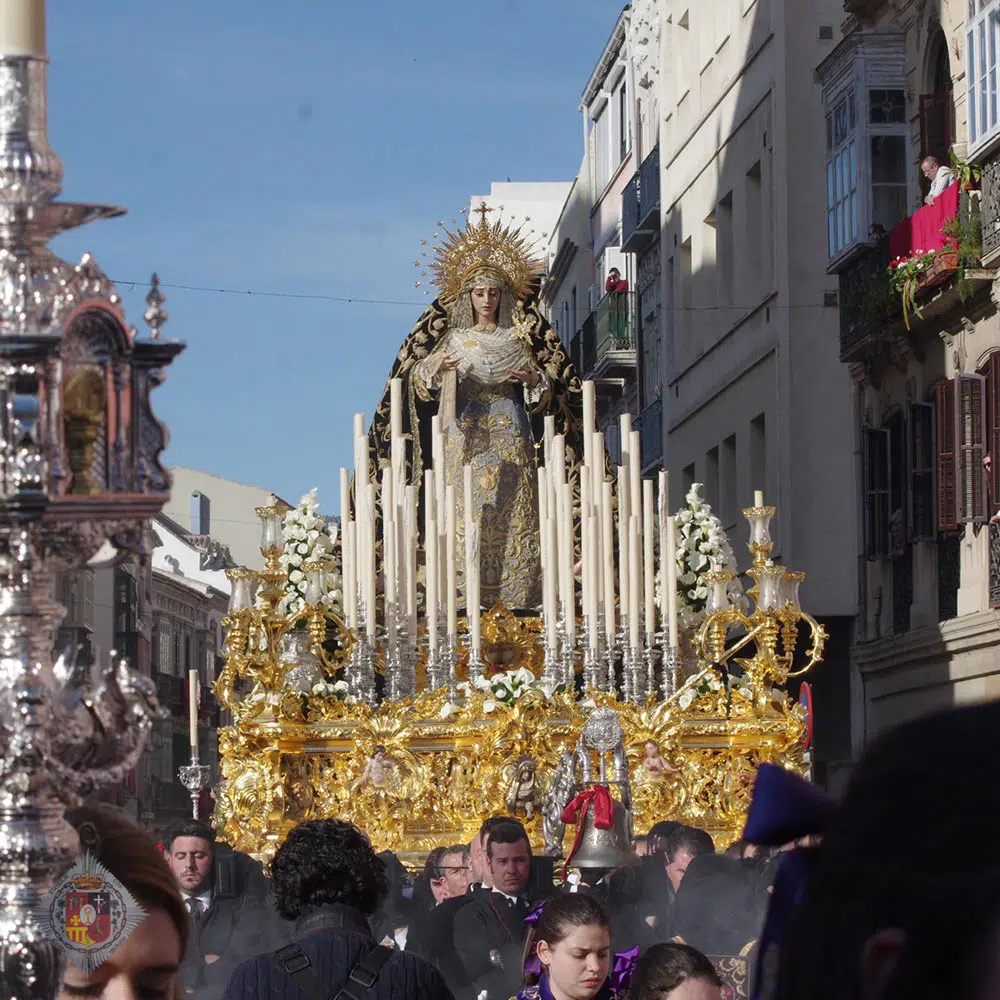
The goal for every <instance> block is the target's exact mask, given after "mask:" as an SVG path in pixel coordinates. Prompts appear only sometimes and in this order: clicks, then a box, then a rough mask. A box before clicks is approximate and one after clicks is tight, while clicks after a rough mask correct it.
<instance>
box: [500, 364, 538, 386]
mask: <svg viewBox="0 0 1000 1000" xmlns="http://www.w3.org/2000/svg"><path fill="white" fill-rule="evenodd" d="M507 374H508V375H509V376H510V377H511V378H512V379H513V380H514V381H515V382H523V383H524V384H525V385H526V386H527V387H528V388H529V389H534V388H535V386H536V385H538V383H539V382H540V381H541V377H540V376H539V374H538V372H536V371H535V370H534V368H508V369H507Z"/></svg>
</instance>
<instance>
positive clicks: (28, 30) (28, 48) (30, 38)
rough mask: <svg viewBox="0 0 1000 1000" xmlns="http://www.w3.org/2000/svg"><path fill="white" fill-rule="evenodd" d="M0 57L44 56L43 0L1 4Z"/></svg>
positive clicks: (12, 1)
mask: <svg viewBox="0 0 1000 1000" xmlns="http://www.w3.org/2000/svg"><path fill="white" fill-rule="evenodd" d="M0 55H5V56H44V55H45V0H3V3H2V4H0Z"/></svg>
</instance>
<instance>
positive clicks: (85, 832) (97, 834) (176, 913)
mask: <svg viewBox="0 0 1000 1000" xmlns="http://www.w3.org/2000/svg"><path fill="white" fill-rule="evenodd" d="M67 819H68V820H69V821H70V823H71V824H72V825H73V826H74V827H75V828H76V830H77V832H78V834H79V835H80V840H81V843H82V846H83V847H84V849H86V850H89V852H90V854H91V855H92V856H93V857H94V859H95V860H96V861H98V862H99V863H100V864H102V865H104V867H105V868H107V870H108V871H109V872H110V873H111V874H112V875H113V876H114V877H115V878H116V879H118V881H119V882H121V884H122V885H123V886H124V887H125V888H126V889H127V890H128V891H129V893H130V894H131V895H132V896H133V897H134V899H135V901H136V902H137V903H138V904H139V905H140V906H141V907H142V908H143V910H144V911H145V913H146V915H145V917H144V918H143V920H142V922H141V923H140V924H139V926H138V927H136V928H135V930H133V931H132V933H131V934H130V935H129V936H128V937H127V938H126V939H125V941H124V942H123V943H122V944H120V945H119V946H118V948H117V949H116V950H115V951H113V952H112V953H111V955H110V956H109V957H108V958H107V960H106V961H104V962H103V963H102V964H101V965H99V966H98V967H97V968H96V969H94V971H93V972H91V973H89V974H88V973H86V972H84V971H83V969H81V968H80V967H79V966H77V965H75V964H74V963H72V962H67V963H66V968H65V970H64V972H63V980H62V986H61V988H60V991H59V997H60V1000H70V998H76V997H88V998H98V997H130V996H131V997H144V998H147V1000H180V997H181V982H180V975H179V973H180V965H181V958H182V957H183V955H184V947H185V945H186V944H187V939H188V933H189V931H190V929H191V927H190V918H189V917H188V912H187V909H186V908H185V906H184V903H183V902H182V900H181V894H180V890H179V889H178V888H177V882H176V880H175V879H174V876H173V873H172V872H171V871H170V868H169V867H168V866H167V863H166V861H165V860H164V859H163V855H162V854H160V852H159V851H158V850H157V847H156V842H155V841H154V840H153V839H152V837H150V836H148V835H147V834H146V833H145V832H144V831H143V830H141V829H140V828H139V827H138V826H136V825H135V824H133V823H130V822H129V821H128V820H127V819H125V818H124V817H123V816H122V815H121V814H120V813H118V812H112V811H111V810H110V809H106V808H92V807H82V808H79V809H74V810H72V811H70V812H69V813H68V814H67Z"/></svg>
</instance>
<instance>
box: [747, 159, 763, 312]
mask: <svg viewBox="0 0 1000 1000" xmlns="http://www.w3.org/2000/svg"><path fill="white" fill-rule="evenodd" d="M744 192H745V195H746V198H745V202H746V224H745V225H744V227H743V232H744V234H745V238H746V246H745V247H744V253H743V263H744V266H745V267H746V273H747V283H748V293H747V302H748V303H751V302H753V301H754V300H755V299H759V298H760V296H761V294H762V292H763V289H762V288H761V279H762V277H763V275H764V269H763V259H762V254H761V252H760V248H761V243H760V241H761V239H762V238H764V239H766V238H767V237H766V236H764V235H763V231H764V228H765V227H764V185H763V178H762V177H761V169H760V160H758V161H757V162H756V163H755V164H754V165H753V166H752V167H751V168H750V169H749V170H748V171H747V172H746V177H745V179H744Z"/></svg>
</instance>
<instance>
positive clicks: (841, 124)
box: [826, 89, 858, 257]
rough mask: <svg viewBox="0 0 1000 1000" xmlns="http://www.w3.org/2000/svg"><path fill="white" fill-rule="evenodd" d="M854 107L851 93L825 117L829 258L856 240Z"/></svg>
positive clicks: (855, 113) (856, 173) (855, 131)
mask: <svg viewBox="0 0 1000 1000" xmlns="http://www.w3.org/2000/svg"><path fill="white" fill-rule="evenodd" d="M856 133H857V107H856V102H855V99H854V90H853V89H851V90H848V91H846V92H845V93H844V94H842V95H841V97H840V100H839V101H838V102H837V103H836V104H835V105H834V107H833V109H832V110H831V111H828V112H827V115H826V231H827V241H828V243H829V252H830V256H831V257H836V256H837V254H839V253H840V252H841V250H843V249H844V248H845V247H847V246H849V245H850V244H851V243H854V242H855V241H856V240H857V238H858V165H857V148H856V147H857V136H856Z"/></svg>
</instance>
